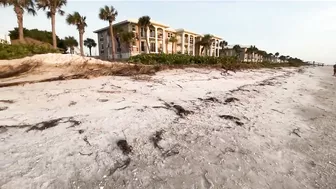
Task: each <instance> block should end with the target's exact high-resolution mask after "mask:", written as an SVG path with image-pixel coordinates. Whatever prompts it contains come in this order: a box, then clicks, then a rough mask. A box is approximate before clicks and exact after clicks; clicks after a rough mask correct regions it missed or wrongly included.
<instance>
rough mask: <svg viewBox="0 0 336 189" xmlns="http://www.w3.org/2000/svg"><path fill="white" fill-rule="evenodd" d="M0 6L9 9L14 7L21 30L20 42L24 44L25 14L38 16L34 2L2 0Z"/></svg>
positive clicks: (30, 0) (31, 0)
mask: <svg viewBox="0 0 336 189" xmlns="http://www.w3.org/2000/svg"><path fill="white" fill-rule="evenodd" d="M0 5H2V6H4V7H7V6H14V12H15V13H16V18H17V23H18V29H19V41H20V42H21V43H24V42H25V40H24V36H23V13H24V12H25V11H27V12H28V13H29V14H32V15H33V16H35V15H36V11H35V4H34V1H33V0H25V1H20V0H1V1H0Z"/></svg>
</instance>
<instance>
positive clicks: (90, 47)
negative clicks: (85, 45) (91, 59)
mask: <svg viewBox="0 0 336 189" xmlns="http://www.w3.org/2000/svg"><path fill="white" fill-rule="evenodd" d="M91 48H92V47H89V51H90V56H92V54H91Z"/></svg>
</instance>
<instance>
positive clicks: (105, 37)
mask: <svg viewBox="0 0 336 189" xmlns="http://www.w3.org/2000/svg"><path fill="white" fill-rule="evenodd" d="M113 31H114V34H113V35H114V43H115V58H116V59H123V58H129V57H130V56H134V55H137V54H141V53H167V54H172V53H181V54H189V55H194V56H195V55H201V56H202V55H205V54H207V55H211V56H216V57H218V56H219V50H220V49H221V47H220V42H221V41H222V38H221V37H218V36H213V43H212V45H211V47H210V48H207V50H204V49H203V47H202V46H200V45H198V44H197V41H200V40H201V39H202V37H203V35H202V34H198V33H195V32H192V31H188V30H185V29H173V28H170V27H169V26H168V25H166V24H161V23H158V22H155V21H151V26H150V27H149V28H148V30H147V32H145V28H143V27H140V26H139V25H138V20H131V19H129V20H124V21H121V22H118V23H116V24H113ZM122 32H134V34H135V39H134V40H133V41H132V43H131V44H127V43H125V42H123V41H122V37H121V35H122ZM94 33H97V35H98V49H99V57H100V58H102V59H106V60H108V59H111V58H112V52H111V40H110V35H109V33H110V32H109V27H105V28H102V29H99V30H96V31H94ZM146 33H147V35H146ZM146 38H147V41H148V43H149V44H148V45H149V49H148V51H147V45H146ZM171 38H175V39H176V41H175V42H173V40H171Z"/></svg>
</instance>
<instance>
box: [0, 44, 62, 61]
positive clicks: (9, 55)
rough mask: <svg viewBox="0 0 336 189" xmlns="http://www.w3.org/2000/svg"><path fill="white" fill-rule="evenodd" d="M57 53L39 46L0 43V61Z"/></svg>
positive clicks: (55, 50) (54, 50)
mask: <svg viewBox="0 0 336 189" xmlns="http://www.w3.org/2000/svg"><path fill="white" fill-rule="evenodd" d="M46 53H59V51H58V50H57V49H53V48H51V47H46V46H40V45H28V44H17V45H10V44H1V43H0V59H16V58H23V57H26V56H32V55H35V54H46Z"/></svg>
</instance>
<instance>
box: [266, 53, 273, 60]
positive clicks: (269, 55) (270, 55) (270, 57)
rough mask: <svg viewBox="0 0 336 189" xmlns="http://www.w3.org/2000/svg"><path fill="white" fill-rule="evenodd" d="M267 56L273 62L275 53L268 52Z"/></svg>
mask: <svg viewBox="0 0 336 189" xmlns="http://www.w3.org/2000/svg"><path fill="white" fill-rule="evenodd" d="M267 58H268V59H269V61H270V62H273V60H272V59H273V54H272V53H268V55H267Z"/></svg>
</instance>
